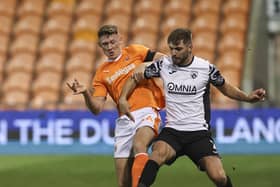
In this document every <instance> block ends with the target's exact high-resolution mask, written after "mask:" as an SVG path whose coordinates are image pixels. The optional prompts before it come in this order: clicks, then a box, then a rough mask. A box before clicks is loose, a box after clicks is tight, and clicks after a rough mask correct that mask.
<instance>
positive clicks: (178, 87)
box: [167, 82, 196, 95]
mask: <svg viewBox="0 0 280 187" xmlns="http://www.w3.org/2000/svg"><path fill="white" fill-rule="evenodd" d="M167 89H168V93H171V94H179V95H195V94H196V86H194V85H184V84H176V83H174V82H169V83H168V84H167Z"/></svg>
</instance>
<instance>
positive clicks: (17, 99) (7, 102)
mask: <svg viewBox="0 0 280 187" xmlns="http://www.w3.org/2000/svg"><path fill="white" fill-rule="evenodd" d="M28 101H29V93H28V92H23V91H19V90H13V91H9V92H4V94H3V99H2V104H3V108H4V109H5V110H9V109H14V110H15V109H16V110H24V109H26V105H27V103H28Z"/></svg>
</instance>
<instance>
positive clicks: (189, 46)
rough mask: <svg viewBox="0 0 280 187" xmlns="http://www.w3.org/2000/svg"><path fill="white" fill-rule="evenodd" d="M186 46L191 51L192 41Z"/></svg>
mask: <svg viewBox="0 0 280 187" xmlns="http://www.w3.org/2000/svg"><path fill="white" fill-rule="evenodd" d="M188 48H189V51H192V48H193V44H192V42H190V43H189V45H188Z"/></svg>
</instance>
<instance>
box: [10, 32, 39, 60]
mask: <svg viewBox="0 0 280 187" xmlns="http://www.w3.org/2000/svg"><path fill="white" fill-rule="evenodd" d="M38 39H39V38H38V37H37V36H36V35H33V34H23V35H20V36H18V37H17V38H16V39H15V40H14V41H13V42H12V44H11V48H10V52H11V54H15V53H30V54H32V55H34V54H35V53H36V51H37V45H38V44H37V43H38Z"/></svg>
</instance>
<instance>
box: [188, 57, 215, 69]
mask: <svg viewBox="0 0 280 187" xmlns="http://www.w3.org/2000/svg"><path fill="white" fill-rule="evenodd" d="M193 58H194V59H193V63H192V64H193V65H195V66H200V67H209V66H210V65H211V63H210V62H209V61H208V60H207V59H204V58H202V57H198V56H194V57H193Z"/></svg>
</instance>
